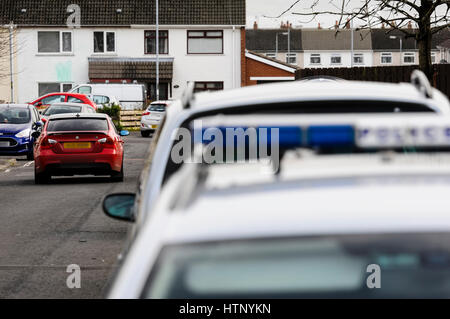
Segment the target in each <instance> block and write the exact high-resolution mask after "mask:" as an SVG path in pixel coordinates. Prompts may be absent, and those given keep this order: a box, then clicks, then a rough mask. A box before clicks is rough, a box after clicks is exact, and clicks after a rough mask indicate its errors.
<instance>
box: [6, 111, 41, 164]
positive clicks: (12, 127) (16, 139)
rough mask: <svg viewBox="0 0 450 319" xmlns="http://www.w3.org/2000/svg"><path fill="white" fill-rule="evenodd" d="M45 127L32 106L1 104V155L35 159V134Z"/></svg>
mask: <svg viewBox="0 0 450 319" xmlns="http://www.w3.org/2000/svg"><path fill="white" fill-rule="evenodd" d="M42 126H43V123H42V122H41V121H40V117H39V113H38V112H37V110H36V109H35V107H34V106H32V105H27V104H0V155H10V156H22V155H25V156H26V157H27V159H29V160H32V159H33V143H34V141H35V138H34V136H33V133H34V132H39V131H40V130H41V128H42Z"/></svg>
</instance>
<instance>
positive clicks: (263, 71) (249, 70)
mask: <svg viewBox="0 0 450 319" xmlns="http://www.w3.org/2000/svg"><path fill="white" fill-rule="evenodd" d="M245 61H246V66H245V68H246V77H245V83H244V84H243V85H242V86H249V85H256V84H257V82H256V81H252V80H250V78H251V77H255V76H257V77H260V76H263V77H269V76H270V77H272V76H277V77H287V76H289V77H294V76H295V74H294V73H290V72H288V71H284V70H281V69H278V68H276V67H273V66H270V65H268V64H265V63H262V62H259V61H255V60H253V59H250V58H245Z"/></svg>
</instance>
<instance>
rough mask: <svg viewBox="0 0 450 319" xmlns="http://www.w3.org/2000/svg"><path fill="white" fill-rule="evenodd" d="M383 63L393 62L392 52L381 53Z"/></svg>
mask: <svg viewBox="0 0 450 319" xmlns="http://www.w3.org/2000/svg"><path fill="white" fill-rule="evenodd" d="M381 64H392V53H381Z"/></svg>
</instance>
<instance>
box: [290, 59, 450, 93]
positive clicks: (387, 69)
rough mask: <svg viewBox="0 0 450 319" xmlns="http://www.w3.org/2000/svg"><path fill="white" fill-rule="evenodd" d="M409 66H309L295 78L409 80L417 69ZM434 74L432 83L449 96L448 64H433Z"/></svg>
mask: <svg viewBox="0 0 450 319" xmlns="http://www.w3.org/2000/svg"><path fill="white" fill-rule="evenodd" d="M417 68H418V66H417V65H411V66H377V67H354V68H314V69H313V68H310V69H301V70H298V71H297V73H296V79H301V78H304V77H308V76H318V75H328V76H335V77H338V78H342V79H346V80H359V81H379V82H391V83H398V82H410V77H411V72H412V71H413V70H415V69H417ZM433 70H434V75H433V80H432V81H431V82H432V83H431V84H432V85H433V86H434V87H435V88H437V89H438V90H440V91H441V92H442V93H444V94H445V95H447V96H448V97H449V98H450V64H435V65H433Z"/></svg>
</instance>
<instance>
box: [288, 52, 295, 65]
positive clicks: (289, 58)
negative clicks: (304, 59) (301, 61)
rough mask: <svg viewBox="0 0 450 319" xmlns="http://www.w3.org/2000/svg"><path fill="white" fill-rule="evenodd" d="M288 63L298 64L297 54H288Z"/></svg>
mask: <svg viewBox="0 0 450 319" xmlns="http://www.w3.org/2000/svg"><path fill="white" fill-rule="evenodd" d="M286 63H289V64H297V53H288V54H286Z"/></svg>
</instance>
